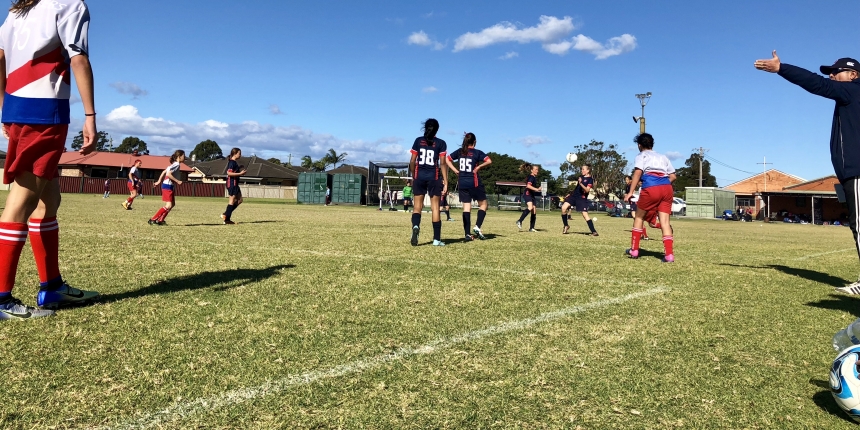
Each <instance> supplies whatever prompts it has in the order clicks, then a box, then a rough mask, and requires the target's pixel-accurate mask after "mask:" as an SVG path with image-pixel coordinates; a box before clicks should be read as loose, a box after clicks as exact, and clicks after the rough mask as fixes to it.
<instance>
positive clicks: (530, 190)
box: [517, 163, 541, 232]
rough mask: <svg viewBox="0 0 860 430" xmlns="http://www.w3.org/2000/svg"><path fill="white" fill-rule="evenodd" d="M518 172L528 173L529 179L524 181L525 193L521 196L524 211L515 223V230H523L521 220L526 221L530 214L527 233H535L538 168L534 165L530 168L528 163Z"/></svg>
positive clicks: (538, 191)
mask: <svg viewBox="0 0 860 430" xmlns="http://www.w3.org/2000/svg"><path fill="white" fill-rule="evenodd" d="M520 171H521V172H523V173H525V172H528V173H529V177H528V178H527V179H526V191H525V193H524V194H523V200H524V201H525V202H526V209H524V210H523V214H522V215H521V216H520V219H519V220H518V221H517V228H518V229H519V230H520V231H522V230H523V220H524V219H526V217H527V216H529V214H531V222H530V227H529V231H531V232H535V231H537V230H535V221H536V220H537V206H535V197H540V195H541V189H540V183H538V179H537V175H538V173H540V166H538V165H537V164H535V165H534V166H532V165H531V164H529V163H525V164H523V165H522V166H520Z"/></svg>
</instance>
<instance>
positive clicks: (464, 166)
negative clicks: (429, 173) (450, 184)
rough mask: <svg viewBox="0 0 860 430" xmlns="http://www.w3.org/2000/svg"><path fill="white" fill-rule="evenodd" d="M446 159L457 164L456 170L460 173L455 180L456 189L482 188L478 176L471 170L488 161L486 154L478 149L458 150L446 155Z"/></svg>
mask: <svg viewBox="0 0 860 430" xmlns="http://www.w3.org/2000/svg"><path fill="white" fill-rule="evenodd" d="M448 159H449V160H451V161H453V162H456V163H457V164H458V166H457V170H459V171H460V175H459V176H458V178H457V188H460V189H463V188H480V187H482V186H483V183H482V182H481V178H480V176H478V174H477V173H475V172H474V171H473V170H474V169H475V167H478V166H479V165H480V164H481V163H483V162H484V161H487V160H489V159H490V157H488V156H487V154H484V152H483V151H481V150H480V149H475V148H470V149H467V150H466V151H463V149H462V148H460V149H457V150H456V151H454V152H452V153H451V154H450V155H448Z"/></svg>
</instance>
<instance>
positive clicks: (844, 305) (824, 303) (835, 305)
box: [806, 294, 860, 318]
mask: <svg viewBox="0 0 860 430" xmlns="http://www.w3.org/2000/svg"><path fill="white" fill-rule="evenodd" d="M832 297H833V298H832V299H827V300H819V301H817V302H810V303H807V304H806V306H811V307H814V308H821V309H828V310H833V311H840V312H845V313H847V314H850V315H854V317H855V318H860V306H858V305H860V302H858V300H857V298H855V297H854V296H844V295H841V294H834V295H833V296H832Z"/></svg>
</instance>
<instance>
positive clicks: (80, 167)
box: [58, 151, 192, 181]
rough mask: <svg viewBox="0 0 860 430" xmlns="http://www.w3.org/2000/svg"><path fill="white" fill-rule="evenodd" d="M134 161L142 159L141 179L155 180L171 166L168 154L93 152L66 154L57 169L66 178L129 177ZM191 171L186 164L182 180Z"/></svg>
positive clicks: (182, 167) (182, 171)
mask: <svg viewBox="0 0 860 430" xmlns="http://www.w3.org/2000/svg"><path fill="white" fill-rule="evenodd" d="M135 160H140V161H141V162H142V165H141V167H140V173H141V178H142V179H150V180H155V179H158V176H159V175H161V172H162V171H163V170H164V169H166V168H167V167H168V166H170V157H169V156H166V155H133V154H123V153H118V152H98V151H96V152H92V153H90V154H89V155H81V154H80V153H78V152H64V153H63V155H62V156H60V163H59V165H58V168H59V170H60V176H64V177H89V178H105V179H112V178H126V177H127V176H128V170H129V169H130V168H131V166H132V165H133V164H134V161H135ZM191 172H192V170H191V168H190V167H188V166H187V165H185V164H182V165H180V167H179V177H178V178H177V179H179V180H181V181H184V180H186V178H187V175H188V174H189V173H191Z"/></svg>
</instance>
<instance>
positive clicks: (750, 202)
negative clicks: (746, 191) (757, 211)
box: [738, 197, 755, 207]
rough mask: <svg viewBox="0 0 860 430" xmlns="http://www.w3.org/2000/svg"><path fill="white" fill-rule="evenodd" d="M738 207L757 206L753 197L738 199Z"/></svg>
mask: <svg viewBox="0 0 860 430" xmlns="http://www.w3.org/2000/svg"><path fill="white" fill-rule="evenodd" d="M738 206H741V207H752V206H755V199H754V198H752V197H738Z"/></svg>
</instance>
